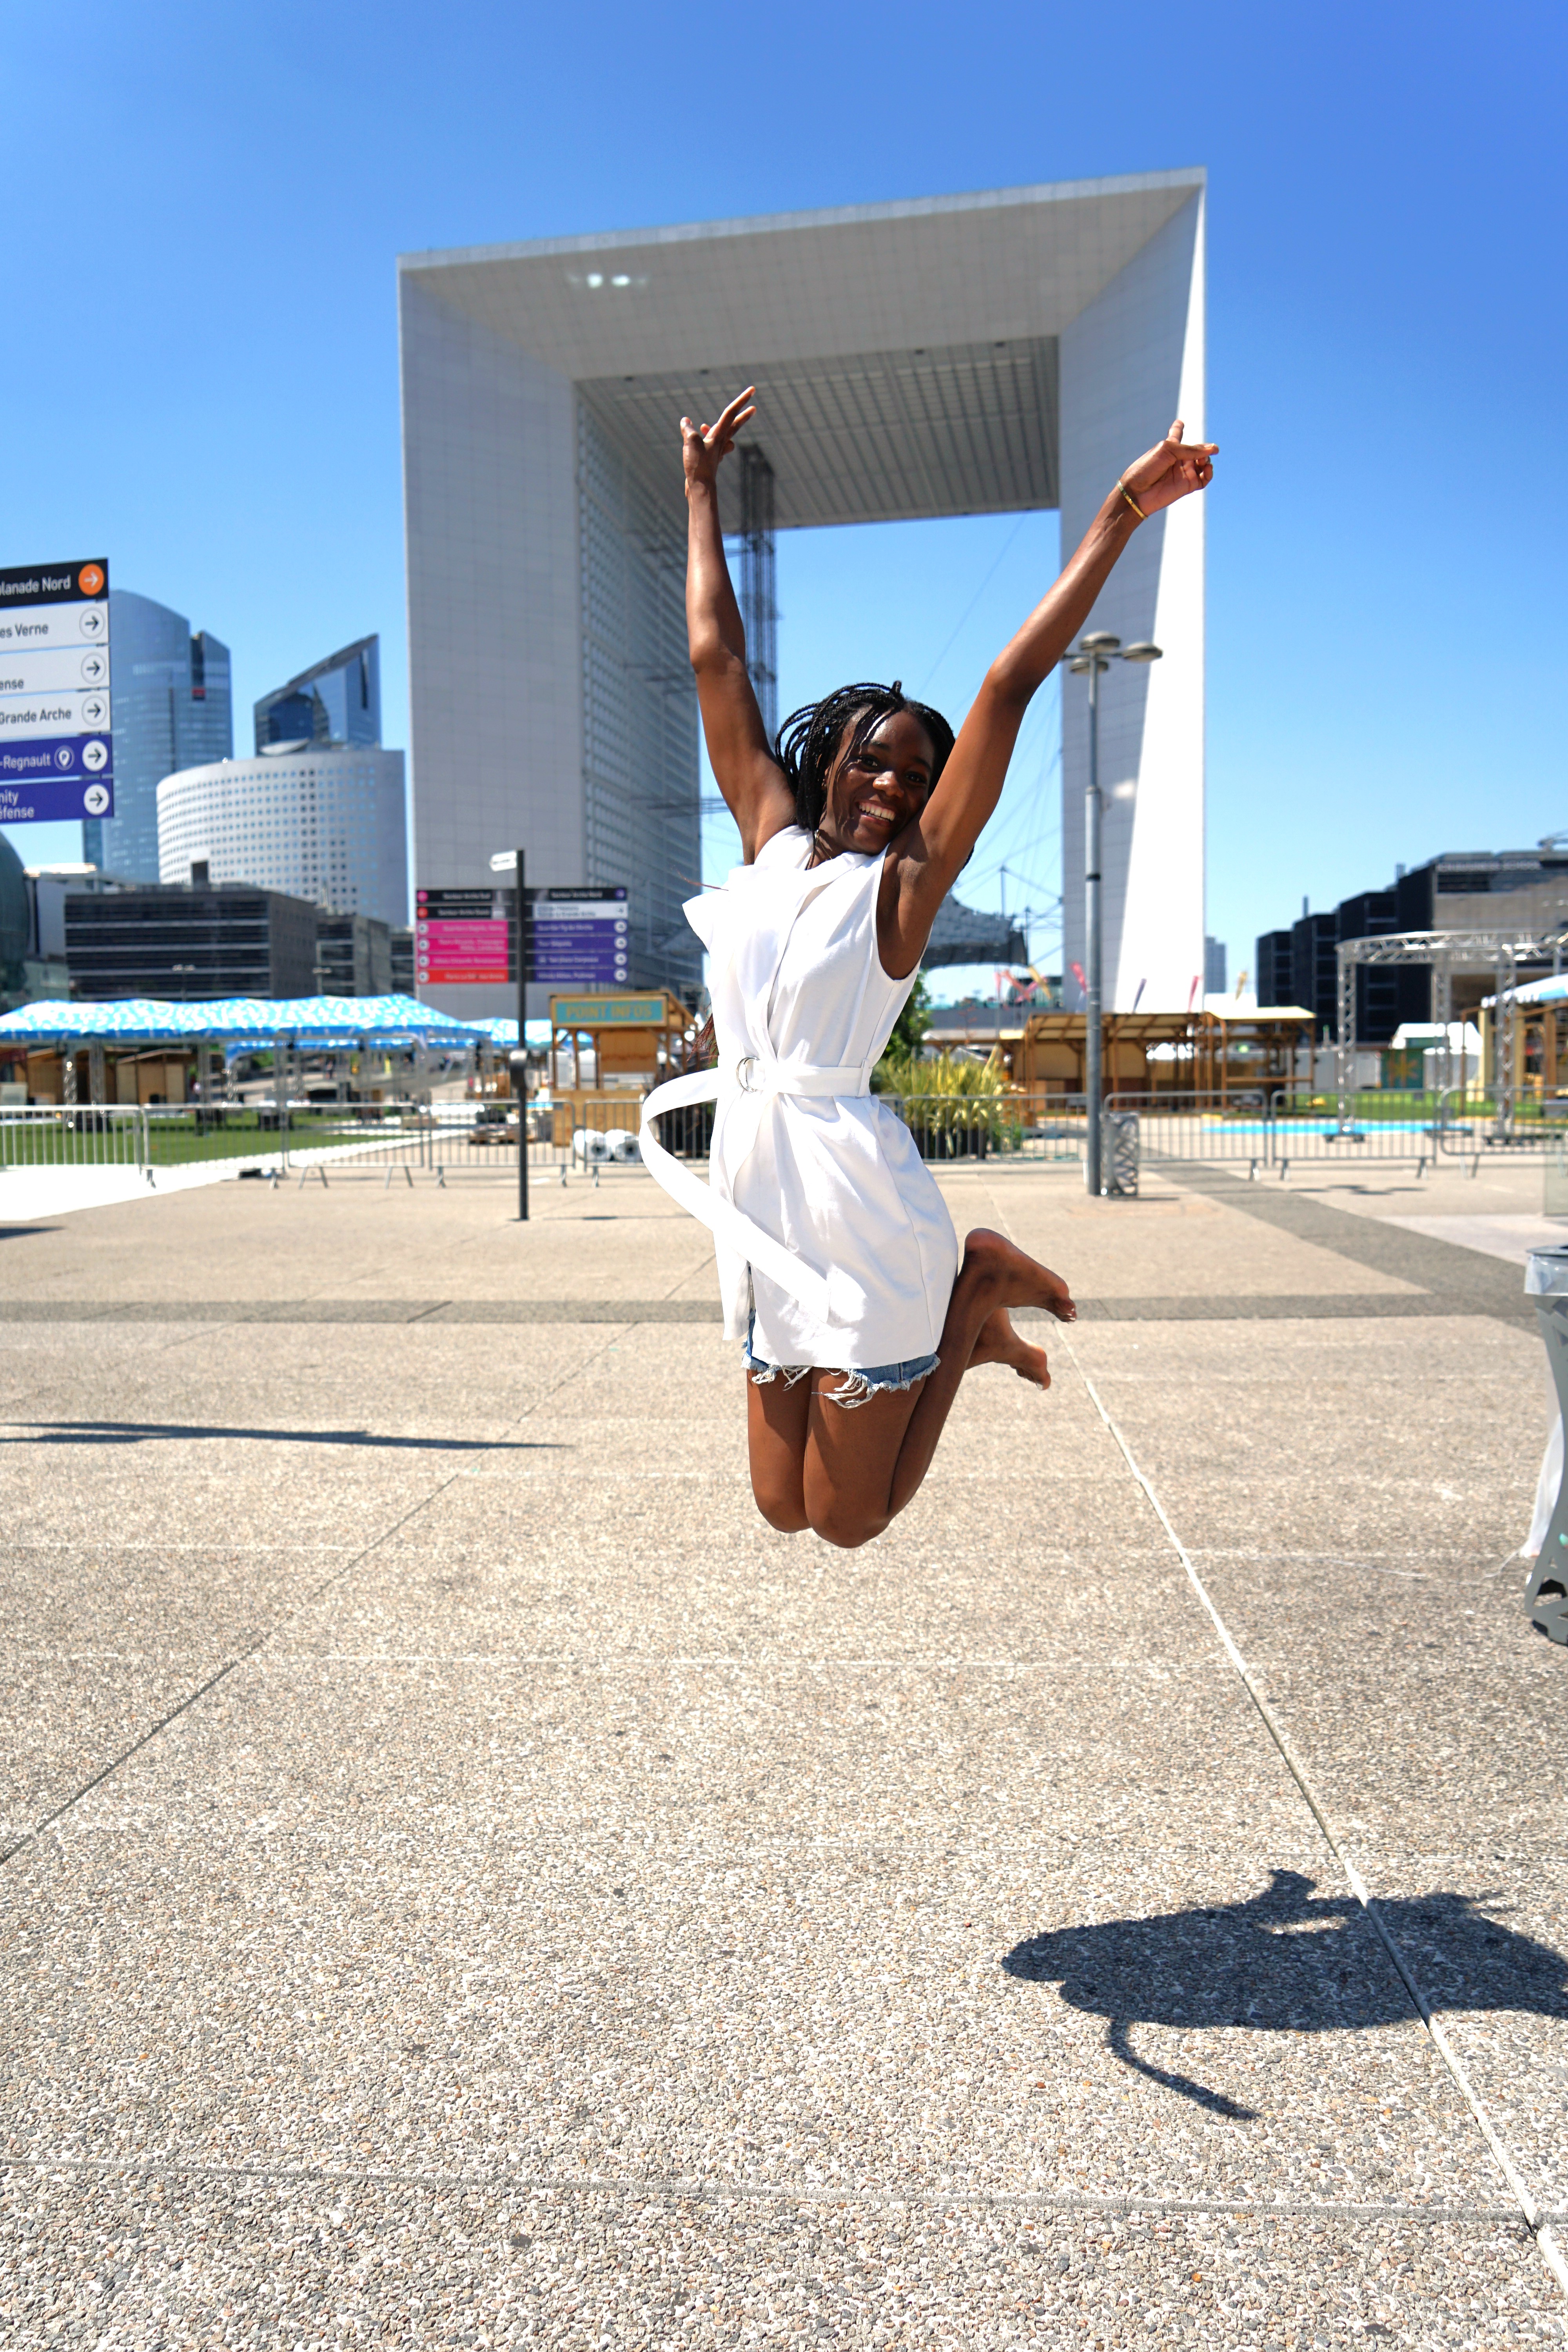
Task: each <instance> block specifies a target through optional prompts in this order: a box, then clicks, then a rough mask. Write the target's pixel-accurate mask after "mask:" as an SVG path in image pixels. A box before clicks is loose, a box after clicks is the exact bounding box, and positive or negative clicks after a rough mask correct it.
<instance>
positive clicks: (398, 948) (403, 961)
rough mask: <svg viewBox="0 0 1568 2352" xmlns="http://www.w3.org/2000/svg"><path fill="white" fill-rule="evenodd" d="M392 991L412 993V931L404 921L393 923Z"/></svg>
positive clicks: (395, 992)
mask: <svg viewBox="0 0 1568 2352" xmlns="http://www.w3.org/2000/svg"><path fill="white" fill-rule="evenodd" d="M392 992H393V994H394V996H412V995H413V993H414V933H413V931H412V929H410V928H409V926H408V925H407V924H406V923H399V924H397V925H395V927H394V929H393V933H392Z"/></svg>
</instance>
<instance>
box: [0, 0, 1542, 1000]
mask: <svg viewBox="0 0 1568 2352" xmlns="http://www.w3.org/2000/svg"><path fill="white" fill-rule="evenodd" d="M1565 21H1568V20H1565V19H1564V17H1563V12H1562V11H1561V9H1560V8H1556V9H1554V8H1550V7H1548V6H1545V5H1541V6H1534V5H1530V6H1511V5H1501V6H1498V5H1489V6H1487V7H1484V8H1483V7H1480V6H1479V5H1478V6H1447V7H1446V6H1443V5H1436V6H1425V7H1423V8H1420V9H1415V8H1414V7H1400V6H1386V5H1373V6H1371V7H1368V6H1366V5H1364V0H1363V5H1357V6H1354V7H1349V6H1343V5H1322V6H1314V7H1311V8H1307V7H1302V6H1296V5H1270V6H1265V7H1259V6H1258V5H1256V0H1253V5H1247V6H1240V5H1219V6H1216V7H1212V8H1210V9H1209V10H1207V11H1205V13H1204V14H1203V16H1202V17H1201V19H1200V20H1198V21H1195V22H1193V23H1186V22H1183V21H1181V20H1180V18H1179V17H1178V16H1175V15H1173V12H1171V11H1170V10H1168V9H1164V8H1154V7H1151V6H1146V5H1140V4H1139V0H1132V5H1124V6H1122V7H1121V8H1119V9H1117V10H1116V11H1114V12H1111V13H1110V14H1106V13H1104V12H1100V13H1099V14H1096V13H1095V12H1091V11H1087V10H1084V9H1081V8H1077V7H1075V8H1071V9H1068V8H1066V7H1062V6H1058V5H1014V0H1004V5H993V6H992V7H991V8H989V9H988V10H986V11H984V12H972V13H970V14H968V15H966V16H962V17H955V16H954V15H953V12H952V10H951V9H950V8H948V7H945V6H944V7H938V6H936V5H926V0H912V5H911V4H910V0H905V5H899V6H896V7H895V6H891V5H856V0H848V5H834V6H831V7H829V6H824V5H817V0H805V5H800V0H797V5H794V6H793V7H792V8H791V9H790V10H789V11H787V12H784V11H779V10H767V11H763V12H757V13H756V14H754V15H751V16H740V15H737V14H733V13H731V14H730V15H728V16H725V17H723V18H721V19H714V18H713V17H711V16H708V17H702V16H696V17H693V16H688V17H686V18H684V19H683V18H681V17H680V16H671V15H670V14H669V13H668V12H665V11H659V12H655V11H654V10H652V9H647V8H628V7H618V6H611V5H595V0H587V5H579V6H577V7H576V8H574V9H572V10H558V11H545V10H543V9H540V8H532V9H529V8H516V7H512V8H502V7H500V6H496V5H461V0H459V5H456V6H453V7H448V8H447V9H446V10H444V11H438V12H434V13H433V12H431V11H430V10H428V9H427V8H425V7H418V8H416V7H414V6H412V5H405V0H384V5H382V6H381V7H380V8H378V9H377V10H375V11H374V12H366V11H365V10H363V8H354V9H353V10H351V9H350V8H349V7H347V6H345V5H342V0H312V5H310V6H309V7H307V6H304V5H297V4H296V0H281V4H280V5H249V6H247V7H242V8H238V9H214V8H212V7H211V6H210V5H203V6H201V7H197V6H195V5H188V4H187V0H139V5H138V6H137V7H135V8H134V9H131V8H115V9H103V10H100V11H98V12H97V13H96V14H95V15H94V17H93V19H92V23H91V27H90V36H89V37H83V28H82V26H81V25H80V24H79V22H78V20H77V19H76V18H74V17H73V16H70V15H69V14H68V13H66V14H62V13H61V12H59V11H58V10H46V9H41V8H32V9H28V10H25V11H24V10H21V9H12V10H8V11H6V12H5V16H4V18H3V19H0V69H3V71H4V78H5V89H6V92H7V108H6V112H7V141H6V145H7V163H8V166H9V168H8V171H7V174H6V184H7V191H8V194H9V199H10V202H9V206H8V215H7V235H6V237H5V252H4V259H3V260H0V271H3V273H4V289H5V317H6V319H7V320H8V321H9V322H10V326H11V331H10V333H9V334H8V336H7V364H6V367H5V374H4V379H3V382H4V391H3V393H0V403H3V405H0V417H3V420H4V447H5V456H6V459H7V463H6V466H5V500H4V514H5V522H4V528H3V530H0V563H14V562H32V561H37V560H40V559H42V558H45V557H62V558H65V557H74V556H79V555H85V554H88V553H99V552H107V553H108V555H109V556H110V560H111V562H112V564H113V566H114V577H115V579H116V581H117V582H118V583H120V584H121V585H122V586H126V587H134V588H138V589H141V590H142V591H143V592H144V593H148V594H151V595H153V596H157V597H159V598H162V599H163V601H165V602H167V603H169V604H174V605H175V606H176V607H177V608H178V609H179V610H181V611H183V612H185V613H187V614H189V615H190V616H191V618H192V620H193V622H194V623H195V625H197V626H205V627H207V628H210V629H212V630H214V631H216V634H217V635H219V636H220V637H223V638H224V639H226V641H227V643H228V644H229V645H230V646H232V647H233V649H234V654H235V666H236V667H235V674H236V685H237V707H238V710H239V712H240V713H241V714H244V717H242V719H241V723H240V725H239V727H238V728H237V733H238V734H239V737H240V741H241V745H242V747H243V744H244V740H245V728H246V723H247V715H248V709H249V705H250V702H251V700H252V699H253V698H254V697H255V696H256V695H257V694H258V693H259V692H261V691H262V690H263V689H265V688H268V687H270V686H273V685H275V684H277V683H279V681H280V680H281V679H283V678H284V677H288V676H289V674H291V673H292V672H293V671H294V670H296V669H298V668H300V667H303V666H304V665H305V664H306V663H308V662H309V661H311V660H313V659H315V658H317V657H318V656H320V655H321V654H322V653H324V652H326V651H328V650H330V649H331V647H333V646H338V645H341V644H343V643H345V642H346V641H347V640H349V639H351V638H353V637H355V636H357V635H361V634H362V633H363V632H364V631H366V630H368V629H373V628H374V629H379V630H380V631H381V632H382V635H383V642H384V661H385V668H384V682H385V689H386V697H387V723H386V732H387V736H388V740H392V741H405V740H406V731H405V730H406V719H405V664H404V655H403V566H402V541H401V509H400V488H399V472H398V413H397V373H396V318H395V276H394V258H395V255H396V254H397V253H398V252H399V251H404V250H412V249H416V248H418V247H432V246H444V245H458V244H470V243H485V242H489V241H494V240H499V239H502V238H510V237H528V236H545V235H550V234H552V233H560V232H568V231H573V230H586V229H594V228H613V227H617V226H632V225H637V224H643V223H651V222H658V221H671V220H682V219H700V218H705V217H710V216H714V215H728V214H740V213H748V212H771V211H777V210H783V209H785V208H789V207H795V206H807V205H832V204H842V203H851V202H868V201H874V200H877V199H883V198H891V197H900V196H910V195H920V194H931V193H942V192H947V191H951V190H958V189H967V188H978V187H991V186H1005V185H1010V184H1022V183H1026V182H1031V181H1040V180H1054V179H1066V178H1077V177H1088V176H1094V175H1098V174H1102V173H1119V172H1134V171H1148V170H1156V169H1163V168H1168V167H1172V166H1176V165H1183V164H1192V163H1202V164H1205V165H1206V166H1207V168H1208V171H1209V174H1210V207H1209V385H1210V403H1211V405H1210V411H1209V417H1208V426H1209V431H1210V433H1211V435H1212V436H1213V437H1215V438H1216V439H1217V440H1218V441H1219V442H1220V443H1221V444H1222V459H1221V468H1220V474H1219V478H1218V480H1217V481H1216V484H1215V488H1214V490H1213V491H1212V492H1211V494H1210V498H1211V510H1210V536H1209V547H1210V570H1209V623H1210V638H1209V645H1210V667H1209V815H1208V827H1209V927H1210V929H1212V930H1214V931H1215V933H1216V934H1217V935H1218V936H1219V937H1221V938H1223V939H1224V940H1226V943H1227V944H1228V946H1229V948H1230V951H1231V965H1232V972H1233V974H1234V972H1235V970H1236V968H1237V964H1238V963H1247V964H1250V962H1251V961H1252V946H1251V943H1252V939H1253V936H1254V934H1255V933H1256V932H1257V931H1258V929H1261V928H1268V927H1272V926H1273V925H1274V924H1276V923H1280V922H1284V921H1287V920H1289V918H1290V917H1291V915H1292V914H1293V913H1294V912H1295V911H1297V910H1298V909H1299V908H1300V900H1301V897H1302V895H1303V893H1307V894H1310V898H1311V900H1312V903H1313V904H1314V906H1317V905H1325V904H1327V905H1331V904H1332V903H1333V902H1334V901H1335V900H1336V899H1338V898H1341V897H1342V896H1344V895H1346V894H1348V893H1349V892H1351V891H1352V890H1356V889H1361V888H1365V887H1375V886H1376V885H1378V884H1380V883H1382V882H1384V881H1385V880H1386V879H1388V878H1389V877H1391V876H1392V872H1393V868H1394V864H1395V862H1396V861H1400V862H1403V863H1405V864H1412V863H1415V862H1416V861H1418V860H1419V859H1421V858H1423V857H1425V856H1429V855H1431V854H1432V853H1434V852H1436V851H1439V850H1443V849H1447V848H1467V849H1468V848H1501V847H1505V846H1517V845H1521V844H1525V843H1529V842H1532V841H1534V840H1535V839H1536V838H1537V837H1538V836H1539V835H1542V834H1545V833H1548V832H1552V831H1556V830H1559V829H1563V828H1568V774H1565V773H1564V761H1563V748H1562V743H1563V714H1562V701H1563V694H1562V687H1561V684H1560V678H1561V672H1562V647H1563V639H1564V619H1565V615H1564V609H1563V607H1564V596H1563V537H1564V527H1563V507H1564V501H1565V499H1568V471H1565V468H1564V465H1563V449H1564V442H1563V425H1564V416H1563V382H1564V373H1565V372H1564V358H1565V356H1568V354H1565V352H1564V343H1565V341H1568V337H1565V331H1564V306H1563V291H1562V288H1563V253H1564V250H1565V249H1568V240H1565V238H1564V234H1563V232H1564V226H1565V223H1564V210H1565V206H1564V193H1563V191H1564V180H1563V170H1562V162H1561V156H1562V126H1561V121H1560V119H1559V118H1558V114H1557V112H1556V110H1558V109H1559V108H1560V105H1561V93H1562V89H1563V63H1564V48H1565V47H1568V40H1565V35H1564V23H1565ZM958 26H962V37H960V33H959V31H958V30H957V29H955V28H956V27H958ZM1130 454H1131V453H1130ZM1055 560H1056V525H1055V519H1054V517H1041V516H1035V517H1028V518H1026V519H1024V520H1022V521H1021V522H1020V521H1019V520H1017V519H1003V520H970V521H959V522H953V523H948V524H933V525H905V526H900V527H897V528H888V529H882V530H858V531H854V532H849V533H843V534H837V533H836V534H826V533H818V534H811V535H805V534H796V535H793V536H791V537H788V538H786V539H785V540H784V542H783V544H782V547H781V554H780V603H781V606H782V608H783V613H784V624H783V630H782V635H781V668H782V671H783V677H782V680H781V684H782V688H783V692H784V696H785V697H786V698H788V699H797V698H802V699H803V698H805V696H806V695H807V694H808V693H812V692H816V691H820V690H821V689H822V688H824V687H826V686H828V685H831V684H835V683H837V682H838V680H839V679H840V678H841V677H844V676H849V675H853V676H866V675H873V676H874V675H879V674H881V673H883V672H888V673H890V672H893V671H895V670H896V671H898V672H899V673H900V674H901V675H902V676H903V677H904V678H905V680H906V682H910V683H917V684H921V685H924V686H926V687H928V688H929V690H930V692H931V696H932V698H934V699H937V700H939V701H942V702H943V703H944V704H945V705H946V707H947V708H948V709H950V710H951V711H952V713H953V714H954V716H957V715H958V714H959V713H960V712H961V711H962V709H963V708H964V706H965V704H966V701H967V698H968V697H969V695H970V694H972V693H973V688H974V686H975V683H976V681H977V679H978V677H979V676H980V675H981V673H982V671H983V670H984V665H985V662H986V660H987V659H988V657H989V656H990V654H991V653H992V652H993V651H994V648H995V646H997V645H998V644H1000V643H1001V642H1002V640H1003V639H1004V638H1005V635H1007V634H1008V632H1009V630H1010V629H1011V627H1012V626H1013V625H1015V623H1016V620H1017V618H1018V617H1019V615H1020V614H1021V613H1022V612H1023V611H1024V610H1025V609H1026V607H1027V605H1028V604H1029V603H1030V602H1031V601H1032V600H1033V597H1034V596H1035V595H1036V594H1037V593H1038V590H1039V588H1040V587H1041V586H1042V585H1043V584H1044V583H1045V582H1046V581H1047V579H1048V577H1049V574H1050V572H1051V570H1052V568H1053V566H1054V562H1055ZM933 673H934V675H933ZM1052 719H1053V714H1052V712H1051V710H1050V709H1049V708H1048V707H1047V706H1046V705H1045V704H1044V703H1043V704H1042V706H1041V708H1040V709H1039V710H1038V712H1037V715H1035V716H1034V717H1033V718H1032V719H1031V726H1030V733H1029V736H1028V737H1027V738H1026V742H1025V744H1024V746H1023V749H1022V751H1021V754H1020V758H1019V760H1018V761H1017V763H1016V767H1015V772H1014V775H1013V778H1012V781H1011V782H1010V783H1009V787H1008V792H1007V795H1006V797H1005V801H1004V803H1003V807H1002V809H1001V811H1000V812H999V814H998V816H997V818H996V820H995V822H994V827H993V830H992V832H991V834H989V835H987V837H986V839H985V840H984V842H983V843H982V845H981V847H980V850H979V852H978V853H977V855H976V858H975V862H974V865H973V866H972V867H971V869H970V872H969V874H968V875H967V876H966V877H965V885H964V887H965V892H966V895H967V896H968V897H969V898H971V899H973V900H974V901H975V902H977V903H989V904H992V905H994V904H997V903H998V902H999V901H998V892H999V891H1000V890H1001V889H1003V888H1005V890H1006V892H1007V903H1008V904H1009V905H1010V906H1015V905H1017V904H1020V903H1024V902H1028V903H1030V904H1032V905H1043V904H1045V903H1046V902H1047V900H1048V898H1049V896H1050V894H1051V893H1052V892H1053V891H1054V890H1056V889H1057V888H1058V887H1059V870H1058V867H1059V818H1058V808H1057V800H1058V774H1057V771H1056V769H1055V768H1054V766H1053V765H1052V764H1051V754H1052V751H1054V742H1053V741H1052V740H1051V738H1052V731H1053V729H1052ZM16 844H17V846H18V847H19V848H20V849H21V851H22V853H23V855H24V856H25V857H26V858H27V859H28V861H29V862H32V861H34V860H36V859H37V858H39V857H42V856H62V855H74V854H76V842H75V835H74V831H73V832H72V833H71V834H65V833H64V832H62V831H61V830H60V829H58V828H44V827H26V828H20V829H19V830H18V831H17V833H16ZM711 854H712V855H713V856H720V855H721V843H720V841H719V840H718V838H717V837H715V839H714V840H713V842H712V844H711ZM1002 866H1007V867H1008V868H1009V871H1008V872H1007V873H1006V874H1003V873H1002V872H1001V871H1000V870H999V869H1000V868H1001V867H1002ZM1015 869H1016V870H1015ZM1021 877H1023V878H1021ZM1036 936H1037V946H1038V947H1039V949H1040V950H1041V951H1042V953H1045V954H1048V952H1049V947H1050V942H1049V937H1048V932H1047V929H1045V928H1044V927H1042V929H1040V930H1039V931H1038V932H1037V935H1036Z"/></svg>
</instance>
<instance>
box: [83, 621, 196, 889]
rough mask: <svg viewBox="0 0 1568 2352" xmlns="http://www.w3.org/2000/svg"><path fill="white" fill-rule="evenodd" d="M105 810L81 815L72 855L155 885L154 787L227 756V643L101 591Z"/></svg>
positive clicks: (156, 814) (156, 810)
mask: <svg viewBox="0 0 1568 2352" xmlns="http://www.w3.org/2000/svg"><path fill="white" fill-rule="evenodd" d="M109 686H110V727H111V731H112V733H113V737H114V814H113V815H112V816H109V817H87V818H84V819H83V822H82V828H81V838H82V848H81V854H82V856H83V857H84V858H85V859H86V860H87V862H88V864H89V866H97V867H98V868H99V869H100V872H109V873H111V874H123V875H124V876H125V877H127V879H128V880H130V881H132V882H156V881H157V879H158V787H159V785H160V784H161V783H162V782H163V778H164V777H165V776H172V775H173V774H174V772H175V770H176V769H177V768H200V767H205V765H206V764H207V762H208V761H213V760H228V759H232V758H233V756H234V709H233V704H232V701H231V699H230V694H229V667H228V647H227V646H223V645H220V644H219V643H218V641H217V639H216V637H214V636H209V635H208V634H207V632H206V631H205V629H202V630H198V631H197V632H196V634H195V635H192V634H191V625H190V623H189V621H187V620H186V618H185V616H184V614H183V613H174V612H171V611H170V609H169V607H168V606H167V605H166V604H155V603H154V602H153V598H152V597H151V596H138V595H136V594H135V593H134V592H133V591H132V590H131V589H128V588H111V589H110V592H109Z"/></svg>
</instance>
